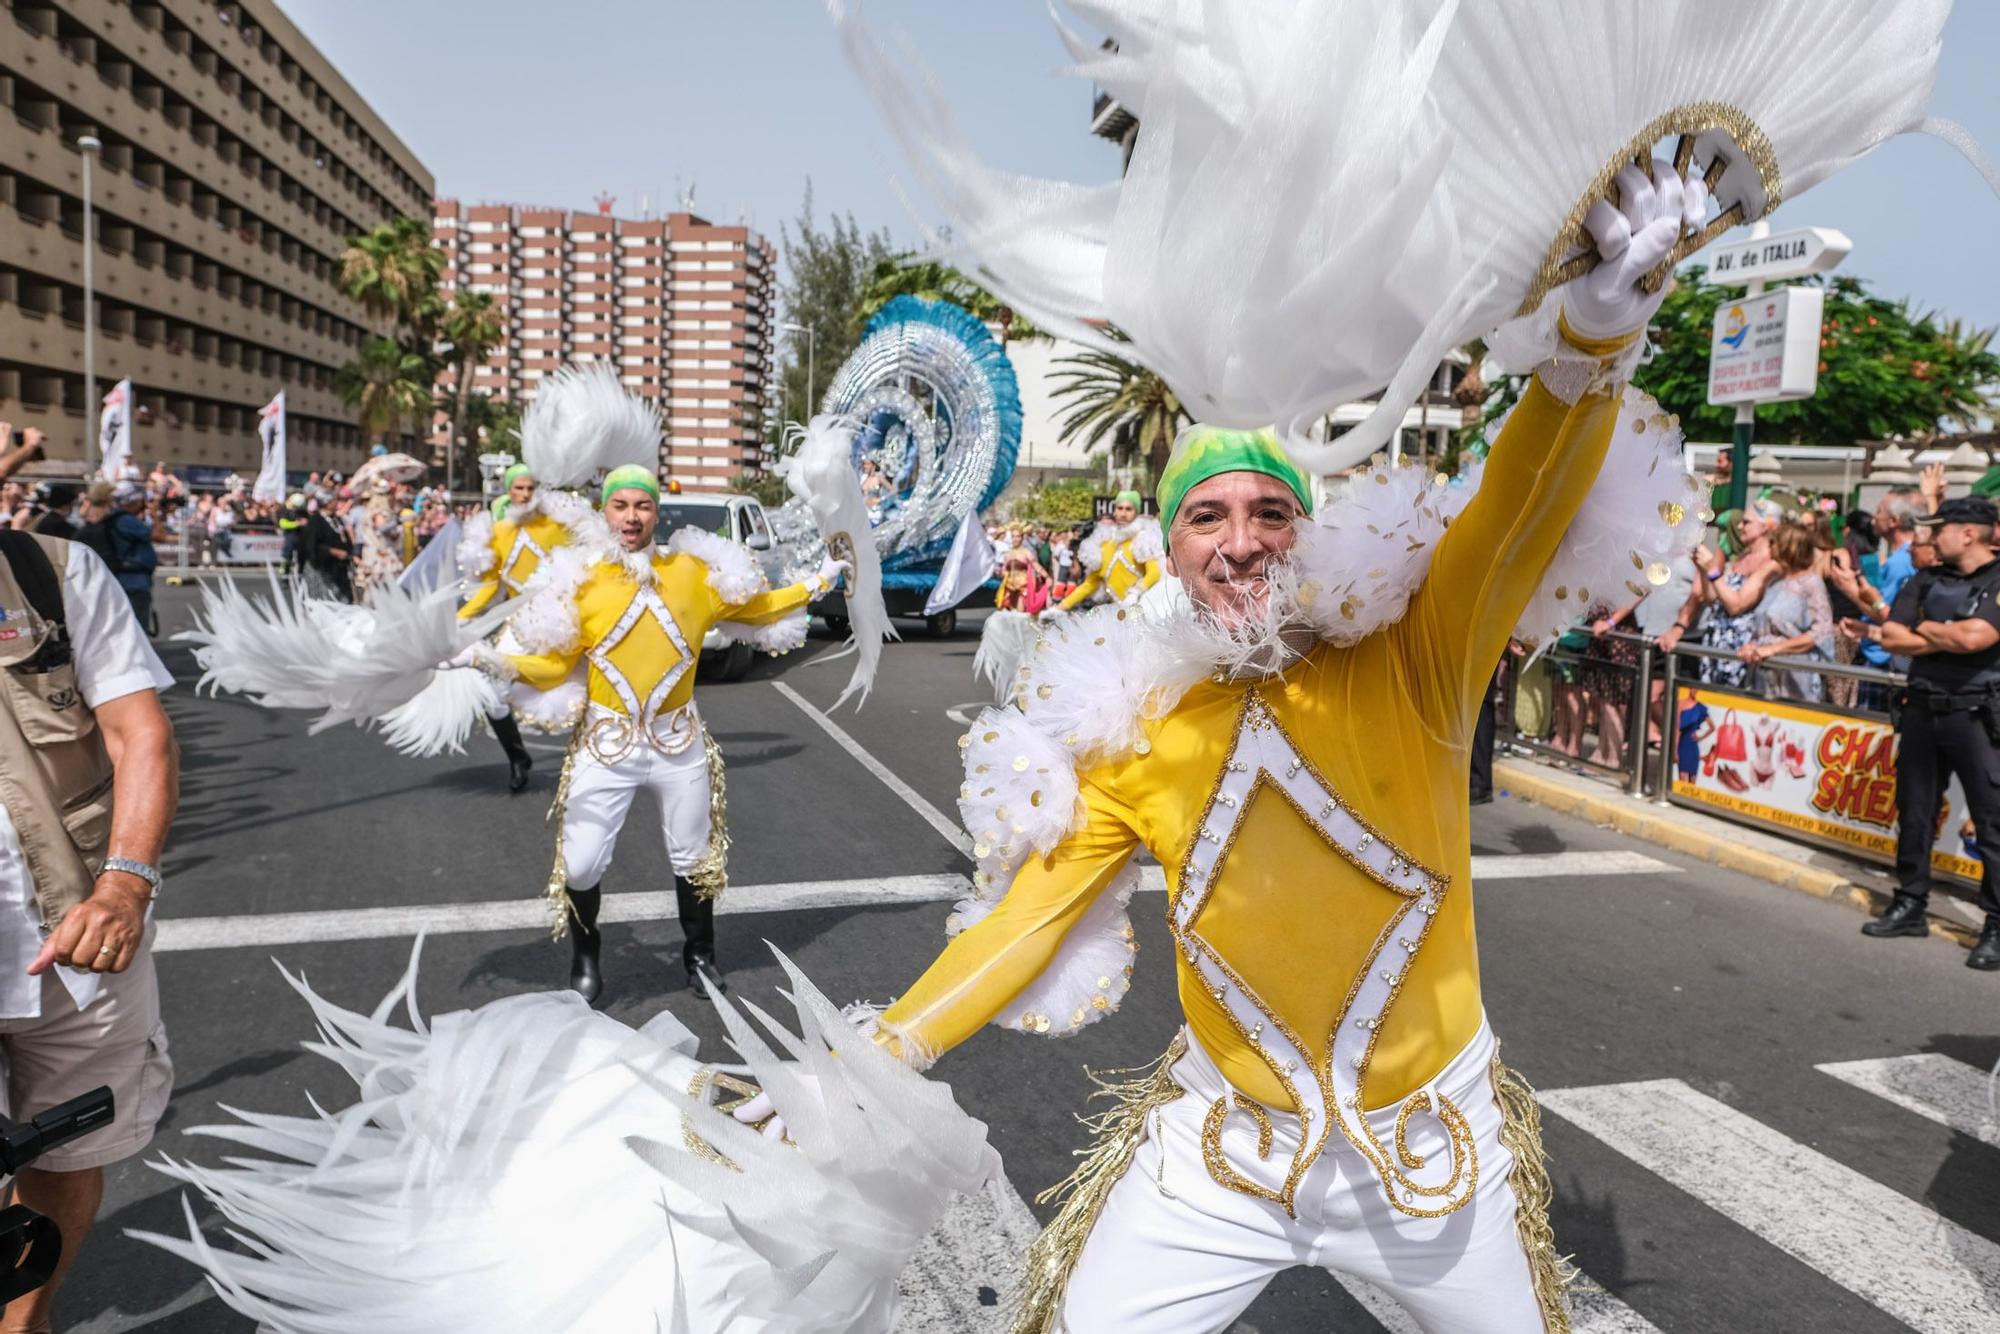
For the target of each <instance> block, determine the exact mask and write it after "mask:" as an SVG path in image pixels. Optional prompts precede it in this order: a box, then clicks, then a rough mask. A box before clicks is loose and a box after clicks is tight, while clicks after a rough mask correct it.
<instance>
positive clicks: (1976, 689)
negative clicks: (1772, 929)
mask: <svg viewBox="0 0 2000 1334" xmlns="http://www.w3.org/2000/svg"><path fill="white" fill-rule="evenodd" d="M1996 522H2000V509H1996V508H1995V506H1994V504H1993V502H1992V501H1991V500H1988V499H1986V498H1985V497H1983V496H1962V497H1959V498H1957V499H1953V500H1947V501H1945V502H1944V503H1943V504H1942V505H1940V506H1939V507H1938V509H1937V511H1936V512H1935V513H1932V514H1928V515H1922V516H1919V517H1918V518H1917V520H1916V523H1917V525H1918V526H1919V527H1920V528H1922V529H1924V530H1926V531H1927V532H1928V533H1930V534H1934V537H1933V540H1934V541H1935V542H1936V544H1937V554H1938V558H1939V562H1940V563H1939V564H1938V565H1937V566H1936V567H1935V568H1932V569H1927V570H1923V571H1921V572H1920V573H1918V574H1917V575H1916V576H1915V577H1914V578H1912V579H1911V580H1909V582H1908V583H1906V584H1905V585H1904V586H1903V589H1902V591H1901V592H1900V593H1899V594H1898V595H1897V597H1896V600H1895V604H1894V606H1893V607H1891V608H1890V610H1889V614H1888V617H1887V619H1886V621H1885V622H1884V623H1882V624H1880V625H1874V624H1868V625H1863V624H1860V623H1858V622H1854V621H1850V622H1848V627H1849V632H1850V633H1853V634H1860V635H1863V636H1864V637H1866V638H1867V639H1868V640H1869V641H1870V642H1871V643H1875V644H1879V645H1881V646H1882V647H1883V648H1885V649H1887V650H1888V651H1889V652H1890V653H1893V654H1896V655H1899V656H1903V657H1907V658H1909V660H1910V673H1909V685H1908V686H1907V687H1906V688H1905V689H1904V690H1903V691H1902V692H1900V693H1899V694H1898V695H1897V697H1896V699H1895V701H1894V702H1895V706H1896V707H1895V708H1894V709H1893V710H1892V713H1893V714H1894V716H1895V718H1896V732H1897V737H1898V750H1897V757H1896V817H1897V838H1896V880H1897V888H1896V897H1895V898H1894V899H1893V900H1892V901H1891V902H1890V904H1889V907H1888V909H1887V911H1885V912H1884V913H1883V914H1882V915H1881V916H1880V917H1877V918H1876V919H1875V920H1873V921H1872V922H1869V923H1867V924H1866V925H1864V926H1863V927H1862V928H1861V930H1862V933H1863V934H1864V935H1870V936H1878V937H1881V936H1927V935H1929V934H1930V931H1931V928H1930V922H1929V920H1928V919H1927V918H1926V916H1925V909H1926V908H1927V907H1928V905H1929V902H1930V891H1931V845H1932V843H1933V842H1934V841H1935V831H1936V828H1937V818H1938V801H1939V798H1940V796H1941V795H1942V793H1943V791H1944V787H1945V784H1946V783H1947V782H1948V781H1949V780H1950V778H1951V776H1952V775H1953V774H1956V775H1957V776H1958V780H1959V786H1960V787H1961V788H1963V789H1964V791H1965V802H1966V806H1967V808H1968V810H1969V813H1970V815H1971V817H1972V823H1973V827H1974V829H1975V831H1976V833H1977V836H1978V839H1979V846H1980V847H1981V848H2000V560H1995V558H1994V549H1993V525H1994V524H1995V523H1996ZM1982 863H1983V865H1984V868H1985V869H1984V871H1983V873H1982V874H1981V876H1980V880H1979V906H1980V907H1981V908H1983V909H1984V910H1985V912H1986V925H1985V929H1984V930H1983V931H1981V932H1980V936H1979V943H1978V944H1977V945H1975V946H1974V947H1973V950H1972V953H1971V954H1970V955H1968V956H1967V957H1966V960H1965V963H1966V967H1968V968H1977V969H1981V970H1983V971H1989V972H1990V971H1994V970H2000V858H1983V859H1982Z"/></svg>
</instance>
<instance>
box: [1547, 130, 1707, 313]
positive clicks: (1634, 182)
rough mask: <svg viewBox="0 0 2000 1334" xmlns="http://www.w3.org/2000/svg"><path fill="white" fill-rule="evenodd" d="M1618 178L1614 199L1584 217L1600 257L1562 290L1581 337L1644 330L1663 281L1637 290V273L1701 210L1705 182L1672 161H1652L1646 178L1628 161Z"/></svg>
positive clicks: (1653, 263)
mask: <svg viewBox="0 0 2000 1334" xmlns="http://www.w3.org/2000/svg"><path fill="white" fill-rule="evenodd" d="M1617 184H1618V207H1617V208H1613V207H1612V206H1611V205H1610V204H1609V203H1608V202H1607V201H1605V200H1602V199H1600V200H1598V201H1597V202H1596V203H1594V204H1592V205H1591V206H1590V211H1589V212H1588V213H1587V214H1585V215H1584V219H1583V225H1584V227H1585V228H1587V229H1588V230H1589V232H1590V235H1591V237H1592V239H1594V240H1595V241H1596V242H1597V253H1598V254H1599V255H1600V256H1602V257H1603V261H1602V262H1601V263H1600V264H1598V266H1597V267H1596V268H1595V269H1592V270H1591V271H1590V272H1589V273H1586V274H1585V275H1584V276H1583V277H1581V278H1578V279H1576V280H1575V281H1573V282H1571V283H1570V284H1569V285H1568V286H1566V287H1565V288H1563V292H1562V310H1563V316H1564V318H1565V319H1566V320H1567V321H1568V322H1569V326H1570V328H1572V329H1574V330H1575V331H1576V332H1577V333H1579V334H1581V335H1583V336H1584V337H1585V338H1620V337H1623V336H1624V335H1626V334H1633V333H1639V332H1641V331H1642V330H1644V329H1645V327H1646V324H1647V322H1648V321H1650V320H1651V319H1652V318H1653V314H1654V312H1655V311H1657V310H1659V308H1660V303H1661V302H1662V301H1664V300H1666V296H1667V289H1666V285H1665V284H1664V283H1663V284H1661V286H1660V290H1659V291H1657V292H1646V291H1642V290H1641V289H1640V287H1639V280H1640V279H1642V278H1644V277H1645V276H1646V275H1647V274H1648V273H1650V272H1652V271H1653V270H1654V269H1656V268H1658V267H1659V265H1660V262H1661V261H1662V260H1664V259H1666V257H1667V255H1668V253H1669V252H1670V251H1672V250H1673V248H1674V246H1675V245H1676V244H1678V243H1679V241H1680V239H1681V237H1682V235H1683V234H1685V233H1687V232H1689V231H1698V230H1700V228H1701V226H1702V224H1703V222H1704V221H1706V218H1707V211H1708V187H1707V186H1706V185H1704V184H1703V183H1702V180H1701V178H1700V177H1699V176H1697V177H1695V178H1694V179H1693V180H1690V181H1682V180H1681V178H1680V174H1679V173H1678V172H1676V171H1675V170H1674V167H1673V164H1672V163H1671V162H1660V161H1655V162H1654V163H1653V175H1652V177H1651V179H1648V178H1647V176H1646V173H1645V172H1643V171H1640V170H1639V168H1638V167H1637V166H1629V167H1626V168H1624V169H1623V170H1622V171H1620V172H1619V173H1618V176H1617Z"/></svg>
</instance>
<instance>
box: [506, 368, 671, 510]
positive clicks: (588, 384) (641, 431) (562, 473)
mask: <svg viewBox="0 0 2000 1334" xmlns="http://www.w3.org/2000/svg"><path fill="white" fill-rule="evenodd" d="M521 458H522V461H523V462H525V463H526V464H527V465H528V468H529V470H530V471H531V472H533V473H534V474H535V479H536V481H538V482H540V483H541V484H542V485H543V486H551V487H564V486H583V485H585V484H587V483H589V482H590V481H591V480H592V479H594V478H595V477H596V476H597V475H598V474H599V473H603V472H609V471H610V470H611V469H613V468H617V467H621V466H623V465H624V464H627V463H636V464H640V465H642V466H644V467H647V468H657V467H658V466H659V462H660V413H659V410H658V409H657V408H655V407H654V406H653V405H652V404H651V403H649V402H647V401H646V400H644V399H641V398H635V397H634V396H632V395H631V394H628V393H626V392H625V386H624V385H622V384H620V383H619V381H618V373H617V371H616V370H614V369H613V368H611V367H610V366H606V365H597V364H592V365H588V366H565V367H563V368H562V369H561V370H559V371H557V372H556V373H555V374H554V375H551V376H549V377H548V378H546V379H544V380H543V381H542V383H541V387H540V388H539V389H537V390H536V391H535V397H534V400H533V401H532V402H531V403H530V404H529V405H528V411H527V414H526V415H525V416H523V417H522V418H521ZM550 512H551V513H554V511H553V510H551V511H550ZM558 517H560V516H558Z"/></svg>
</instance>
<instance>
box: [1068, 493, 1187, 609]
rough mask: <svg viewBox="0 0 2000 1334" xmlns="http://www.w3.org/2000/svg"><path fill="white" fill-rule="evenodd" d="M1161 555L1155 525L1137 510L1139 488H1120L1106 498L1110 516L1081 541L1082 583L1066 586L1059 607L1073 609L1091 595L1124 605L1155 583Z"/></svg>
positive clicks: (1163, 555)
mask: <svg viewBox="0 0 2000 1334" xmlns="http://www.w3.org/2000/svg"><path fill="white" fill-rule="evenodd" d="M1165 558H1166V548H1165V546H1164V545H1163V544H1162V542H1161V539H1160V525H1159V524H1158V523H1157V522H1155V521H1154V520H1153V519H1151V518H1148V517H1145V516H1143V515H1141V514H1140V513H1139V493H1138V492H1137V491H1120V492H1119V493H1118V495H1117V497H1116V498H1115V499H1114V500H1112V502H1111V517H1110V518H1109V519H1105V520H1102V521H1100V522H1099V523H1098V525H1097V526H1096V527H1095V528H1093V529H1091V530H1090V536H1089V537H1086V538H1085V539H1084V540H1083V549H1082V560H1083V570H1084V577H1083V582H1082V583H1080V584H1078V585H1077V586H1076V587H1075V588H1073V589H1071V590H1070V594H1069V596H1068V597H1066V598H1064V599H1063V600H1062V604H1061V608H1060V609H1061V610H1063V611H1075V610H1076V609H1077V608H1078V607H1085V606H1089V605H1090V604H1091V603H1092V601H1093V600H1103V601H1110V602H1115V603H1117V604H1118V605H1119V606H1121V607H1124V606H1130V605H1132V604H1134V603H1136V602H1138V600H1139V599H1140V597H1141V596H1142V595H1144V593H1145V591H1146V590H1147V589H1149V588H1151V587H1152V586H1153V585H1155V584H1157V583H1159V582H1160V575H1161V573H1162V567H1161V562H1162V561H1163V560H1164V559H1165Z"/></svg>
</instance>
